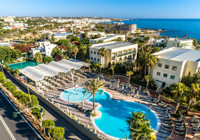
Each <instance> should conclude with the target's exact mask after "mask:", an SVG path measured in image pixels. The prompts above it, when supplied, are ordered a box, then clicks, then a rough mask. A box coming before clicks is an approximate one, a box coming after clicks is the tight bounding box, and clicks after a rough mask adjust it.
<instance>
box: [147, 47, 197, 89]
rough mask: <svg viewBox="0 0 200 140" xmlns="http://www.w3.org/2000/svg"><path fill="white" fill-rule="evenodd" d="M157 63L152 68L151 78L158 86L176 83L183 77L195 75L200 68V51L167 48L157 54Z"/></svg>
mask: <svg viewBox="0 0 200 140" xmlns="http://www.w3.org/2000/svg"><path fill="white" fill-rule="evenodd" d="M153 55H156V56H157V57H158V63H157V64H156V65H155V66H154V67H153V72H152V73H151V74H152V78H153V79H154V80H155V82H156V84H157V85H158V86H162V87H165V86H169V85H171V84H173V83H178V82H179V81H180V80H181V79H182V77H183V76H185V75H188V73H189V72H191V74H195V73H196V72H197V71H198V70H199V66H200V51H198V50H191V49H181V48H176V47H173V48H169V49H165V50H162V51H159V52H157V53H154V54H153Z"/></svg>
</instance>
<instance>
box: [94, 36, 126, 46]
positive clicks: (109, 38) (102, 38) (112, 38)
mask: <svg viewBox="0 0 200 140" xmlns="http://www.w3.org/2000/svg"><path fill="white" fill-rule="evenodd" d="M119 37H121V38H122V40H123V41H124V40H125V35H120V34H106V35H105V37H101V38H96V39H90V42H92V43H94V44H96V43H97V42H98V41H99V40H102V41H103V42H110V41H112V40H115V39H118V38H119Z"/></svg>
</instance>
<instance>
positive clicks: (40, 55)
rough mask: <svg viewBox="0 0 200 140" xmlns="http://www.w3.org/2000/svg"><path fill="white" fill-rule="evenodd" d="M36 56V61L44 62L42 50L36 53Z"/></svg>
mask: <svg viewBox="0 0 200 140" xmlns="http://www.w3.org/2000/svg"><path fill="white" fill-rule="evenodd" d="M34 58H35V61H37V62H39V63H42V54H41V53H40V52H38V53H36V54H35V56H34Z"/></svg>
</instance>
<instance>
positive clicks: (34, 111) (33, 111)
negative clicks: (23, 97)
mask: <svg viewBox="0 0 200 140" xmlns="http://www.w3.org/2000/svg"><path fill="white" fill-rule="evenodd" d="M38 107H40V106H38ZM40 108H42V107H40ZM32 114H33V115H34V116H35V117H36V118H37V119H41V114H40V110H39V108H33V109H32ZM44 115H45V110H44V109H43V114H42V116H44Z"/></svg>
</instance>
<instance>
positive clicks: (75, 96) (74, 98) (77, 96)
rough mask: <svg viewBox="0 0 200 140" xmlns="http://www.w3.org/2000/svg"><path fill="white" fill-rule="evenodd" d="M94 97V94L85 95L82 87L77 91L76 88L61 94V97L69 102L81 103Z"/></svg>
mask: <svg viewBox="0 0 200 140" xmlns="http://www.w3.org/2000/svg"><path fill="white" fill-rule="evenodd" d="M91 96H92V92H88V94H85V89H84V88H82V87H80V88H78V90H77V91H76V89H75V88H71V89H67V90H65V91H64V92H62V93H61V95H60V97H61V98H62V99H63V100H65V101H69V102H81V101H85V100H87V99H89V98H90V97H91Z"/></svg>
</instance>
